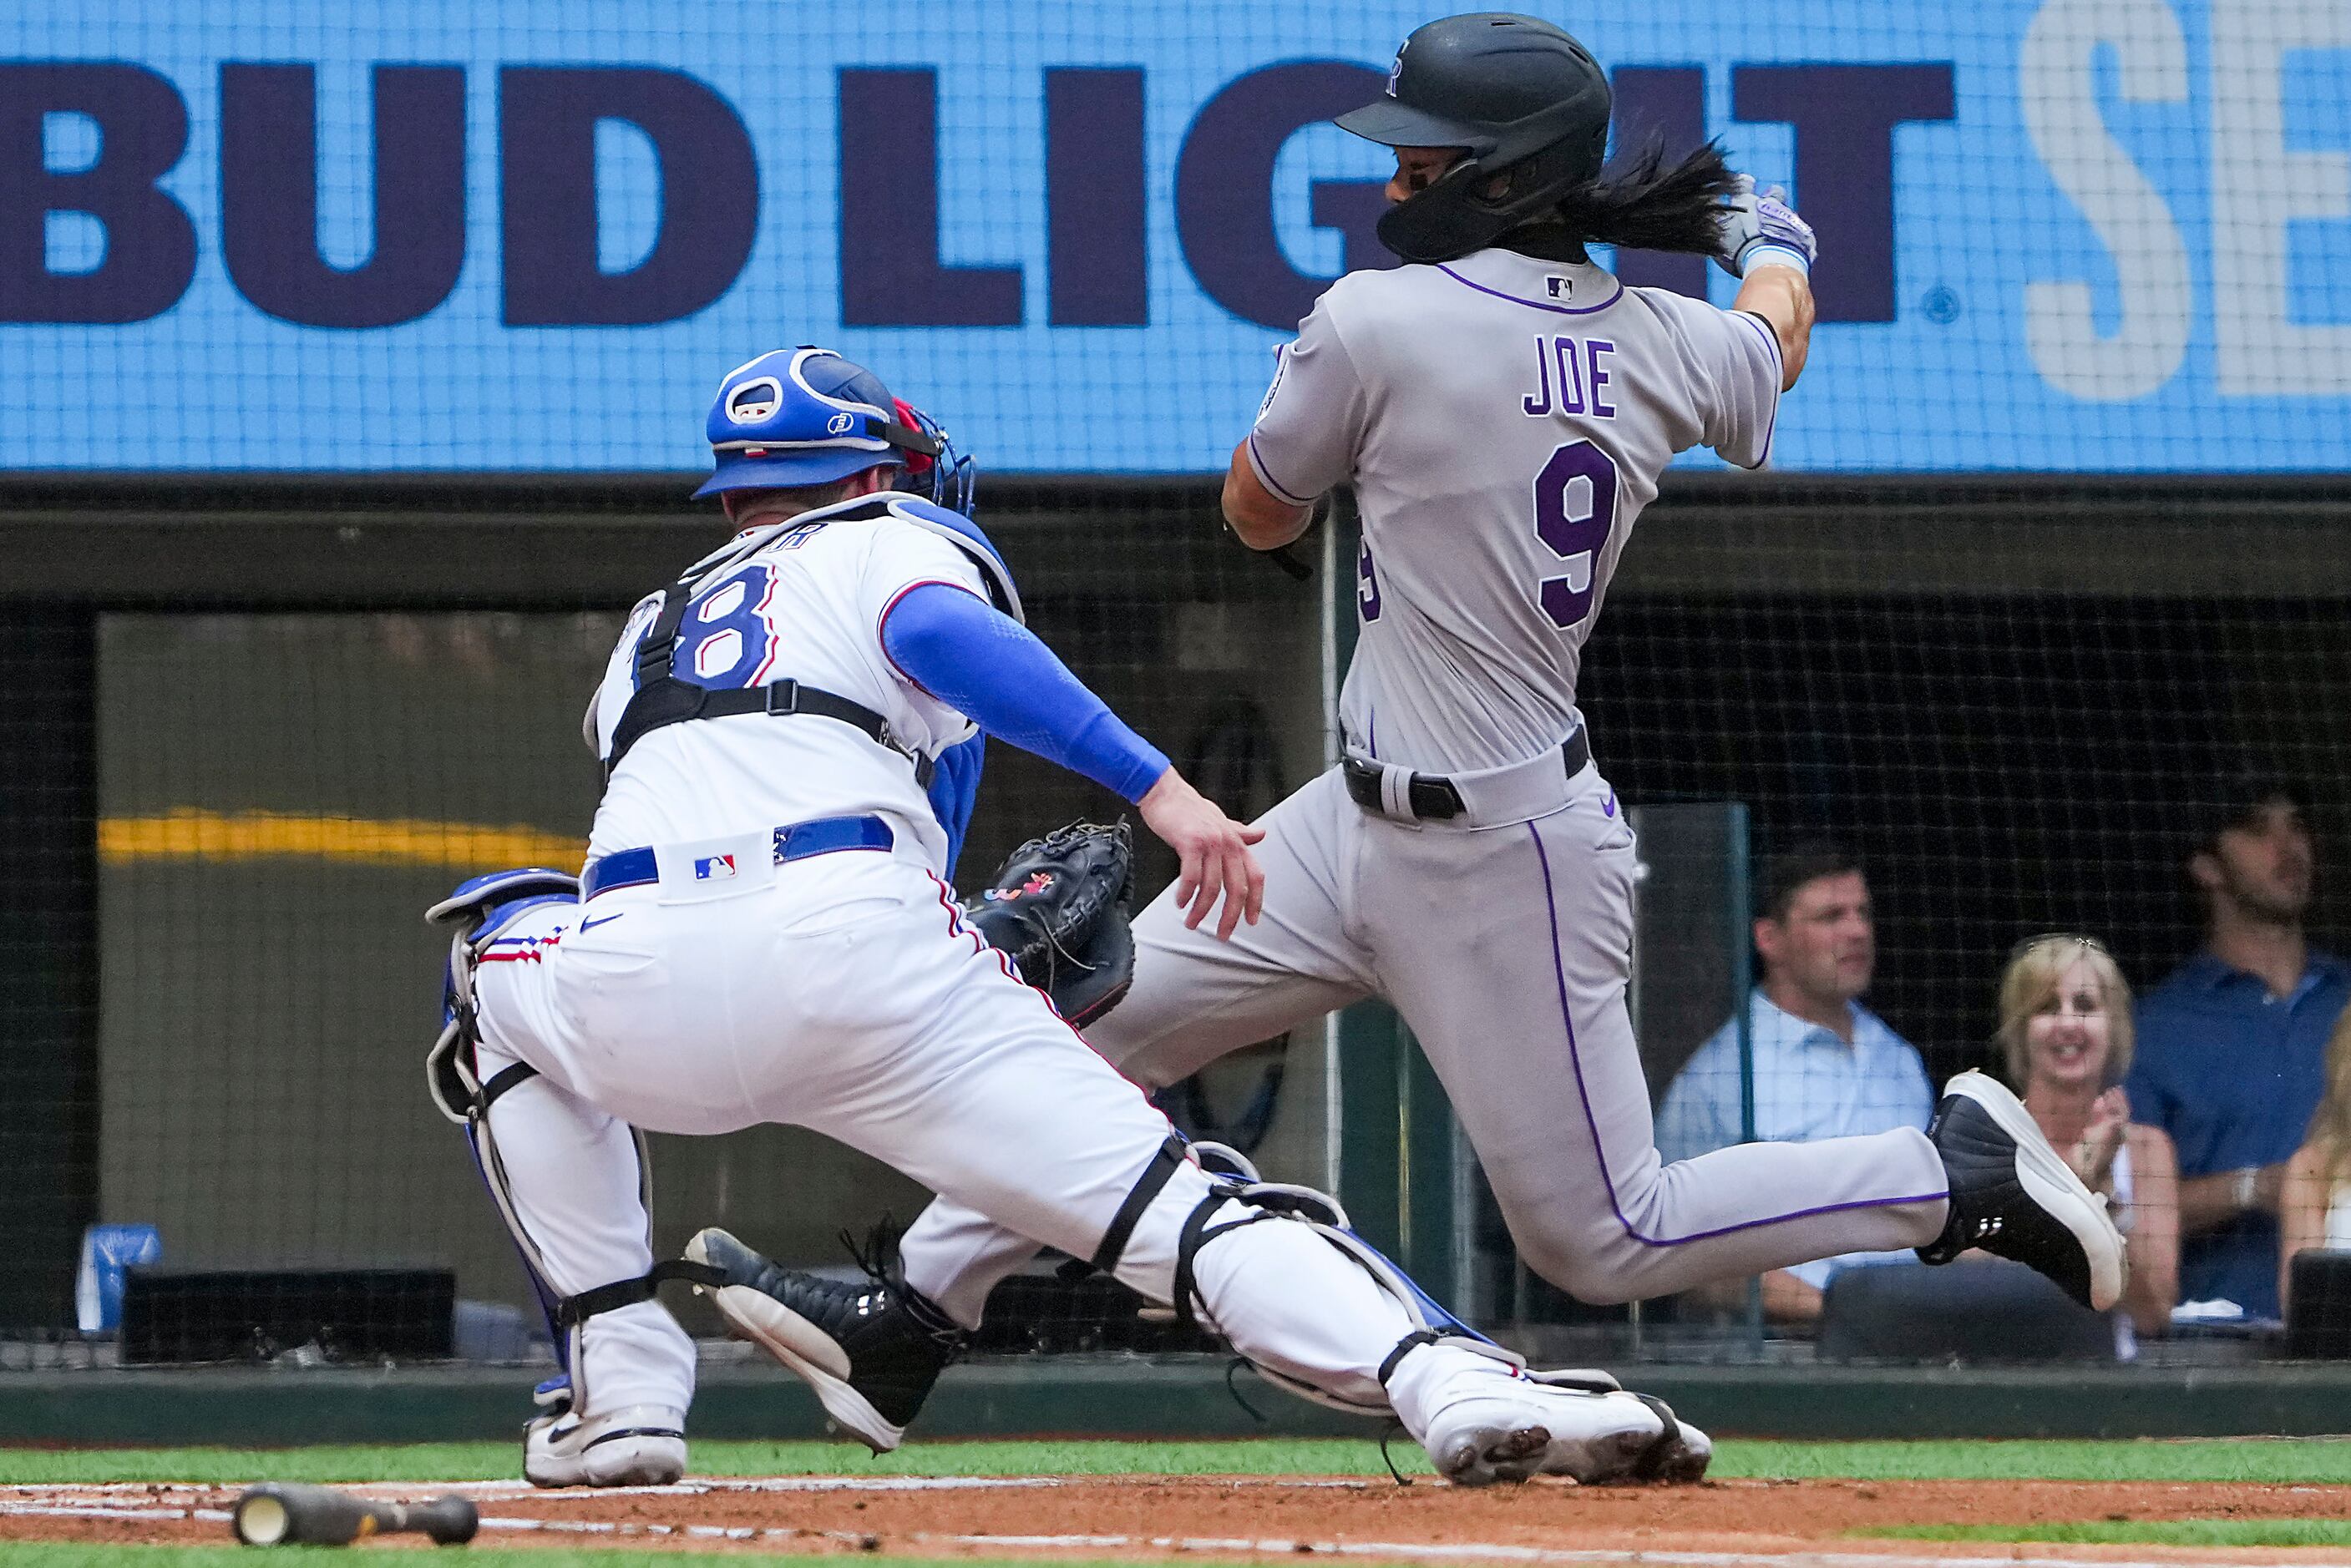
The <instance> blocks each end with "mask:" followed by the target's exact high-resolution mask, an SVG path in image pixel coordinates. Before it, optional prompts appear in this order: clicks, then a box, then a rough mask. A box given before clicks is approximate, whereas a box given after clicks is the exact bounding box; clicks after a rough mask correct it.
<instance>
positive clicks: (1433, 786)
mask: <svg viewBox="0 0 2351 1568" xmlns="http://www.w3.org/2000/svg"><path fill="white" fill-rule="evenodd" d="M1559 756H1560V761H1561V762H1562V763H1564V764H1565V766H1566V769H1567V776H1568V777H1569V778H1573V777H1574V776H1575V775H1576V774H1580V773H1582V772H1583V765H1584V764H1585V763H1588V762H1590V761H1591V760H1592V738H1591V736H1589V735H1587V734H1585V733H1584V730H1583V725H1581V724H1578V725H1577V726H1576V727H1575V733H1573V734H1572V735H1570V736H1569V737H1568V738H1567V739H1566V740H1565V741H1564V742H1562V743H1561V745H1560V748H1559ZM1340 772H1341V773H1342V774H1344V775H1345V776H1346V780H1347V794H1348V795H1349V797H1350V798H1352V799H1353V801H1354V803H1355V804H1356V805H1360V806H1362V807H1363V808H1364V810H1365V811H1370V812H1378V813H1380V814H1382V815H1385V813H1386V811H1387V803H1386V802H1384V801H1383V800H1382V799H1381V798H1380V779H1381V777H1382V775H1383V774H1384V773H1385V772H1386V770H1385V769H1384V768H1382V767H1381V766H1380V764H1379V763H1367V762H1364V761H1363V760H1362V759H1360V758H1356V757H1349V758H1348V759H1347V760H1346V761H1345V762H1344V763H1342V764H1340ZM1405 805H1407V806H1409V807H1410V808H1411V810H1412V815H1413V817H1414V819H1415V820H1416V821H1420V822H1447V821H1450V820H1451V819H1452V818H1454V817H1457V816H1459V815H1461V814H1462V813H1463V812H1464V811H1467V810H1468V807H1467V806H1465V805H1462V804H1461V792H1460V791H1459V790H1458V789H1456V788H1455V787H1454V784H1453V781H1452V780H1451V779H1449V778H1447V777H1446V776H1445V775H1444V774H1413V775H1412V778H1411V781H1410V782H1409V783H1408V784H1405Z"/></svg>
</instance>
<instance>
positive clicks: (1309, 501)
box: [1249, 431, 1314, 506]
mask: <svg viewBox="0 0 2351 1568" xmlns="http://www.w3.org/2000/svg"><path fill="white" fill-rule="evenodd" d="M1249 466H1250V467H1251V468H1254V469H1256V470H1257V476H1258V478H1259V480H1261V481H1263V482H1264V484H1265V487H1266V488H1267V489H1268V490H1270V491H1272V492H1273V494H1274V498H1275V499H1276V500H1278V501H1287V502H1289V503H1290V504H1291V505H1292V506H1311V505H1313V504H1314V498H1313V497H1312V496H1311V495H1292V494H1291V493H1290V492H1289V491H1287V490H1285V489H1283V488H1282V486H1281V484H1280V483H1279V482H1278V481H1277V480H1275V478H1274V477H1273V475H1272V474H1270V473H1269V472H1266V467H1265V453H1263V452H1259V451H1258V449H1257V431H1249Z"/></svg>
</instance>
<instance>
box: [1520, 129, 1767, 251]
mask: <svg viewBox="0 0 2351 1568" xmlns="http://www.w3.org/2000/svg"><path fill="white" fill-rule="evenodd" d="M1738 182H1739V177H1738V176H1737V175H1736V174H1734V173H1733V172H1731V169H1730V165H1729V163H1727V162H1725V161H1723V156H1722V148H1721V146H1720V145H1719V143H1716V142H1712V141H1709V142H1708V143H1707V144H1706V145H1705V146H1703V147H1698V148H1694V149H1692V150H1691V151H1689V152H1688V153H1687V155H1685V156H1684V157H1683V158H1682V159H1681V160H1680V161H1678V162H1677V163H1674V164H1672V165H1671V166H1670V167H1669V166H1668V165H1667V161H1666V140H1665V137H1664V136H1663V135H1662V134H1653V135H1651V136H1650V137H1649V139H1648V140H1646V141H1645V142H1643V143H1642V145H1641V147H1640V148H1639V150H1638V151H1635V152H1634V154H1633V155H1632V156H1631V157H1630V158H1626V159H1622V160H1620V161H1617V162H1616V163H1615V164H1614V165H1613V166H1611V167H1610V168H1607V169H1604V170H1603V171H1601V172H1600V174H1599V176H1598V178H1596V179H1593V180H1589V181H1586V182H1583V184H1580V185H1575V186H1572V187H1570V188H1569V190H1568V192H1567V193H1566V194H1564V195H1562V197H1561V198H1560V200H1559V219H1558V221H1559V222H1560V223H1563V224H1564V225H1566V227H1567V230H1568V232H1569V233H1570V234H1573V235H1574V236H1575V237H1576V238H1577V239H1579V240H1583V241H1584V242H1586V243H1587V244H1596V245H1628V246H1631V247H1632V248H1633V249H1635V250H1644V251H1683V252H1687V253H1690V254H1697V255H1709V256H1710V255H1712V254H1714V253H1715V251H1716V250H1717V249H1718V248H1719V247H1720V245H1721V243H1722V242H1721V225H1722V212H1721V208H1722V202H1723V201H1724V199H1725V198H1726V197H1728V196H1729V195H1730V194H1731V193H1732V192H1735V191H1736V190H1737V189H1738V188H1739V183H1738Z"/></svg>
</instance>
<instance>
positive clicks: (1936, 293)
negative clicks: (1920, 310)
mask: <svg viewBox="0 0 2351 1568" xmlns="http://www.w3.org/2000/svg"><path fill="white" fill-rule="evenodd" d="M1925 304H1926V306H1927V319H1928V320H1929V321H1932V322H1934V323H1936V324H1937V325H1938V326H1946V327H1947V326H1949V325H1950V324H1951V323H1952V322H1954V321H1957V320H1958V319H1959V296H1958V295H1956V294H1954V293H1952V292H1951V290H1950V289H1949V288H1947V287H1945V286H1942V285H1940V284H1938V285H1936V286H1934V287H1933V288H1930V289H1928V291H1927V298H1926V301H1925Z"/></svg>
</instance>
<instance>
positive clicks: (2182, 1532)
mask: <svg viewBox="0 0 2351 1568" xmlns="http://www.w3.org/2000/svg"><path fill="white" fill-rule="evenodd" d="M1853 1533H1854V1534H1855V1535H1859V1536H1869V1537H1872V1538H1875V1539H1879V1540H1891V1541H2043V1542H2067V1543H2069V1544H2074V1545H2081V1544H2095V1545H2130V1546H2351V1519H2133V1520H2095V1521H2082V1522H2078V1523H2068V1524H1903V1525H1895V1526H1890V1527H1888V1528H1886V1529H1884V1530H1856V1531H1855V1532H1853Z"/></svg>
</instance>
